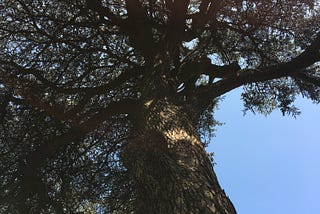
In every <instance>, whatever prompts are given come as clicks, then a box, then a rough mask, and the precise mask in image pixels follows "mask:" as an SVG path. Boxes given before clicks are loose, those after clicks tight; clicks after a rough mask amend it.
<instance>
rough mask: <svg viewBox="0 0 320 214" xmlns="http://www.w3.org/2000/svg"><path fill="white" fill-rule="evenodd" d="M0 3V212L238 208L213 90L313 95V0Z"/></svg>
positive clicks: (265, 99) (266, 98)
mask: <svg viewBox="0 0 320 214" xmlns="http://www.w3.org/2000/svg"><path fill="white" fill-rule="evenodd" d="M0 2H1V7H0V10H1V18H0V20H1V27H0V32H1V34H0V35H1V49H0V50H1V52H0V94H1V106H0V111H1V119H2V120H1V129H0V143H1V144H0V146H1V156H0V157H1V165H0V167H1V172H4V173H3V174H2V175H0V179H1V184H0V185H1V189H2V190H3V191H1V193H0V202H1V206H0V210H1V212H9V213H75V212H78V213H221V214H222V213H224V214H229V213H236V211H235V208H234V207H233V205H232V203H231V201H230V200H229V198H228V197H227V196H226V194H225V192H224V191H223V189H222V188H221V187H220V186H219V183H218V180H217V178H216V176H215V173H214V171H213V168H212V164H211V162H210V157H209V155H208V154H207V153H206V152H205V149H204V147H205V138H206V136H210V135H211V134H212V131H213V129H214V125H215V124H217V121H215V120H214V117H213V110H214V107H215V106H216V105H217V103H218V101H219V98H220V97H221V96H222V95H223V94H225V93H226V92H228V91H230V90H232V89H235V88H237V87H240V86H244V92H243V94H242V99H243V101H244V105H245V109H246V110H251V111H254V112H260V113H264V114H268V113H270V112H271V111H272V110H274V109H277V108H280V109H281V111H282V112H283V113H284V114H291V115H293V116H295V115H297V114H298V113H299V110H298V109H296V108H295V107H294V105H293V102H294V99H295V97H296V96H297V95H299V94H302V95H303V96H305V97H308V98H310V99H312V100H313V101H314V102H315V103H318V102H319V101H320V70H319V61H320V52H319V51H320V34H319V27H320V17H319V14H320V5H319V1H317V0H315V1H311V0H297V1H277V0H268V1H265V0H264V1H262V0H247V1H240V0H239V1H230V0H226V1H216V0H202V1H201V0H164V1H162V0H120V1H113V0H110V1H99V0H86V1H84V0H75V1H67V0H25V1H20V0H10V1H9V0H1V1H0Z"/></svg>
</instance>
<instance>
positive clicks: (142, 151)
mask: <svg viewBox="0 0 320 214" xmlns="http://www.w3.org/2000/svg"><path fill="white" fill-rule="evenodd" d="M141 109H143V110H141ZM141 109H140V117H138V118H136V120H137V122H138V123H140V127H139V132H138V134H137V135H136V136H135V137H134V138H133V140H132V141H131V142H129V143H128V146H127V148H126V150H125V151H124V152H123V154H124V156H123V157H125V158H124V164H125V166H126V167H127V168H128V172H129V174H130V176H132V180H134V181H135V184H134V189H135V191H136V192H135V195H136V198H135V203H134V204H135V213H139V214H140V213H141V214H143V213H158V214H162V213H163V214H176V213H177V214H184V213H186V214H190V213H193V214H196V213H199V214H206V213H208V214H209V213H210V214H212V213H219V214H231V213H236V211H235V209H234V207H233V205H232V203H231V201H230V200H229V198H228V197H227V196H226V194H225V193H224V191H223V190H222V189H221V187H220V185H219V184H218V180H217V178H216V175H215V173H214V171H213V168H212V165H211V162H210V160H209V158H208V155H207V154H206V152H205V150H204V147H203V145H202V143H201V142H200V140H199V136H198V134H197V132H196V130H195V129H194V127H193V126H192V123H191V121H190V120H189V118H188V116H187V115H186V114H185V113H184V112H183V111H182V109H181V108H180V107H178V106H177V105H175V104H173V102H171V101H170V100H169V99H167V98H162V99H160V100H159V99H158V100H152V99H151V100H148V101H146V102H145V103H144V106H143V107H141Z"/></svg>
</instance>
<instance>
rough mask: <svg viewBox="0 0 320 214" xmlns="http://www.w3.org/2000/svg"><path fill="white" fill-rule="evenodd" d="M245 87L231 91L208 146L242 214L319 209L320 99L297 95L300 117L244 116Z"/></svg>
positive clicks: (315, 212) (311, 213) (304, 213)
mask: <svg viewBox="0 0 320 214" xmlns="http://www.w3.org/2000/svg"><path fill="white" fill-rule="evenodd" d="M240 93H241V90H235V91H233V92H229V93H228V94H227V96H226V98H225V100H224V101H223V102H221V103H220V109H219V110H218V111H217V112H216V119H218V120H219V121H220V122H224V123H225V124H224V125H223V126H221V127H218V130H217V132H216V135H217V136H216V137H215V138H213V139H212V142H211V144H210V145H209V147H208V151H213V152H214V153H215V162H216V163H217V164H216V165H215V171H216V173H217V176H218V178H219V181H220V184H221V186H222V188H223V189H225V191H226V193H227V195H228V196H229V197H230V198H231V200H232V201H233V203H234V205H235V207H236V209H237V211H238V214H270V213H272V214H287V213H288V214H289V213H290V214H319V213H320V124H319V121H320V105H315V104H312V102H311V101H309V100H306V99H302V98H300V99H298V100H297V102H296V106H297V107H298V108H300V110H301V111H302V114H301V115H300V116H298V117H297V118H296V119H294V118H293V117H288V116H285V117H283V116H282V114H281V113H280V112H279V111H275V112H273V113H272V114H271V115H269V116H267V117H265V116H263V115H259V114H256V115H253V114H252V113H248V114H247V115H246V116H243V112H242V109H243V105H242V102H241V100H240Z"/></svg>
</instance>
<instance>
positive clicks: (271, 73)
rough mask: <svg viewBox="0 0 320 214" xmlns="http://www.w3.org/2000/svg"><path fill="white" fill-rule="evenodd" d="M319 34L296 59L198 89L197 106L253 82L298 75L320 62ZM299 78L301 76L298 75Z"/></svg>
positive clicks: (237, 73)
mask: <svg viewBox="0 0 320 214" xmlns="http://www.w3.org/2000/svg"><path fill="white" fill-rule="evenodd" d="M319 51H320V33H318V34H317V36H316V38H315V40H314V41H313V42H312V44H311V45H310V46H309V47H308V48H306V50H305V51H304V52H303V53H302V54H300V55H299V56H298V57H296V58H294V59H292V60H291V61H289V62H286V63H280V64H277V65H273V66H269V67H265V68H263V69H260V70H258V69H250V70H239V71H238V72H236V73H234V74H233V75H231V76H230V77H229V78H226V79H222V80H220V81H218V82H215V83H213V84H211V85H208V86H206V87H199V88H198V89H197V91H196V92H195V94H194V97H197V100H198V101H199V106H202V108H206V107H207V106H208V105H209V104H210V102H211V101H212V100H213V99H214V98H216V97H219V96H221V95H223V94H225V93H227V92H228V91H231V90H232V89H235V88H237V87H240V86H242V85H245V84H249V83H253V82H264V81H268V80H272V79H278V78H282V77H288V76H295V75H297V74H298V75H299V73H301V72H302V71H303V70H304V69H305V68H307V67H309V66H311V65H313V64H314V63H316V62H318V61H320V53H319ZM300 76H301V74H300Z"/></svg>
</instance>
